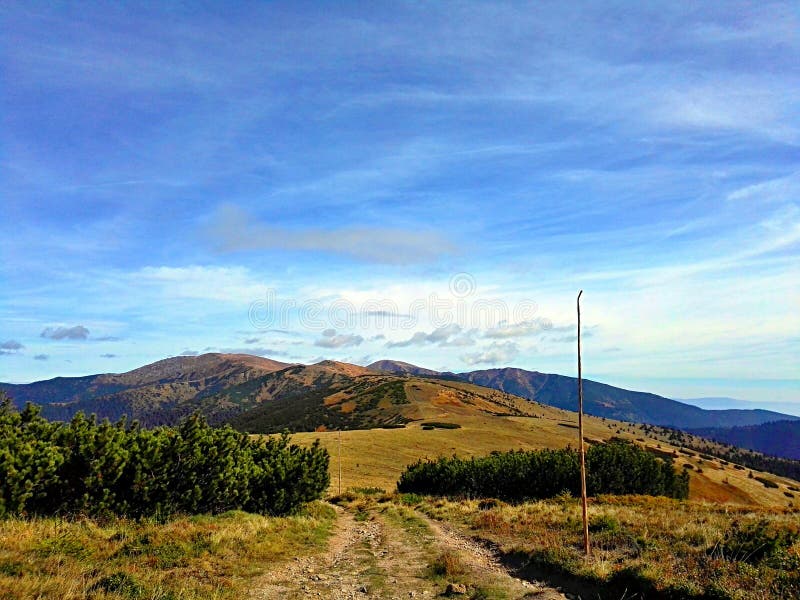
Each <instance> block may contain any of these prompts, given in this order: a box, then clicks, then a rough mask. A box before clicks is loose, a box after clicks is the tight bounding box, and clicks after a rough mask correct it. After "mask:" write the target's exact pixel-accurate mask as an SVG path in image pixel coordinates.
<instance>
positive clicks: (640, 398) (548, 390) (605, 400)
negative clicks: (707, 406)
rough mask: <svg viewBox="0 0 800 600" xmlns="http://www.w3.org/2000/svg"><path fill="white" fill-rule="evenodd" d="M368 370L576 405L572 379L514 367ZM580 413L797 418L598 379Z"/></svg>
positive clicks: (676, 423) (692, 422)
mask: <svg viewBox="0 0 800 600" xmlns="http://www.w3.org/2000/svg"><path fill="white" fill-rule="evenodd" d="M370 367H372V368H375V369H379V370H382V371H385V372H390V373H399V374H415V375H424V376H428V377H443V378H447V379H461V380H464V381H469V382H472V383H475V384H478V385H481V386H485V387H489V388H493V389H496V390H501V391H504V392H508V393H510V394H514V395H517V396H521V397H523V398H527V399H529V400H535V401H537V402H539V403H541V404H547V405H550V406H555V407H557V408H564V409H567V410H574V409H575V407H576V406H577V405H578V397H577V387H578V386H577V380H576V379H575V378H574V377H567V376H564V375H555V374H552V373H540V372H538V371H527V370H525V369H517V368H498V369H484V370H478V371H470V372H467V373H437V372H436V371H431V370H429V369H423V368H421V367H417V366H415V365H410V364H408V363H404V362H400V361H391V360H381V361H378V362H375V363H373V364H372V365H370ZM583 390H584V410H585V411H586V412H587V413H588V414H590V415H595V416H598V417H606V418H609V419H619V420H622V421H631V422H636V423H650V424H653V425H666V426H673V427H678V428H687V427H731V426H734V425H754V424H759V423H766V422H769V421H776V420H779V419H789V420H800V417H794V416H792V415H784V414H781V413H776V412H773V411H768V410H761V409H750V410H741V409H732V410H704V409H702V408H698V407H696V406H692V405H689V404H685V403H683V402H678V401H676V400H671V399H669V398H664V397H663V396H658V395H656V394H650V393H647V392H636V391H631V390H625V389H622V388H618V387H614V386H611V385H607V384H604V383H600V382H597V381H591V380H588V379H586V380H584V382H583Z"/></svg>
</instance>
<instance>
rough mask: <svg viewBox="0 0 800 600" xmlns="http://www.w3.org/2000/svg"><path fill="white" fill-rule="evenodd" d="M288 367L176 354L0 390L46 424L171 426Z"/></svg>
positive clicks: (243, 359) (245, 357)
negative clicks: (222, 395) (91, 418)
mask: <svg viewBox="0 0 800 600" xmlns="http://www.w3.org/2000/svg"><path fill="white" fill-rule="evenodd" d="M288 366H289V365H288V364H286V363H282V362H278V361H274V360H270V359H267V358H260V357H257V356H250V355H247V354H215V353H211V354H203V355H200V356H176V357H173V358H168V359H165V360H160V361H158V362H155V363H152V364H150V365H145V366H144V367H140V368H138V369H134V370H133V371H129V372H127V373H119V374H116V373H111V374H103V375H90V376H88V377H57V378H55V379H50V380H48V381H38V382H35V383H30V384H25V385H12V384H0V391H5V392H6V393H7V394H8V395H9V396H10V397H11V398H12V400H13V401H14V403H15V404H16V405H17V406H18V407H20V408H21V407H22V406H24V404H25V403H27V402H32V403H33V404H38V405H39V406H41V407H42V414H43V415H44V416H45V417H47V418H48V419H51V420H69V419H70V418H72V416H73V415H74V414H75V413H77V412H83V413H85V414H87V415H88V414H92V413H94V414H96V415H97V416H98V418H100V419H103V418H108V419H110V420H112V421H113V420H117V419H119V418H120V417H121V416H122V415H127V416H128V417H129V418H130V419H136V420H139V421H140V422H141V423H142V424H143V425H145V426H153V425H172V424H175V423H177V422H178V421H180V420H181V419H182V418H183V417H185V416H186V415H189V414H191V413H192V412H194V411H195V410H197V409H198V408H206V407H208V403H206V404H205V405H203V404H202V400H203V399H204V398H207V397H208V396H212V395H214V394H218V393H219V392H220V391H222V390H225V389H227V388H230V387H232V386H237V385H241V384H244V383H246V382H248V381H250V380H252V379H255V378H258V377H261V376H263V375H265V374H267V373H271V372H273V371H276V370H278V369H283V368H286V367H288ZM224 408H229V407H228V406H222V407H220V409H221V412H222V414H226V413H225V412H224V410H222V409H224Z"/></svg>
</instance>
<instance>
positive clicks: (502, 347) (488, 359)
mask: <svg viewBox="0 0 800 600" xmlns="http://www.w3.org/2000/svg"><path fill="white" fill-rule="evenodd" d="M518 355H519V347H518V346H517V344H515V343H514V342H503V343H499V342H493V343H492V344H490V345H489V346H487V347H486V348H484V349H483V350H481V351H480V352H473V353H471V354H463V355H462V356H461V360H462V362H464V363H466V364H468V365H481V364H489V365H497V364H502V365H504V366H505V365H507V364H508V363H509V362H511V361H513V360H514V359H515V358H516V357H517V356H518Z"/></svg>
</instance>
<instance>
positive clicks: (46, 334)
mask: <svg viewBox="0 0 800 600" xmlns="http://www.w3.org/2000/svg"><path fill="white" fill-rule="evenodd" d="M41 337H43V338H49V339H51V340H85V339H87V338H88V337H89V330H88V329H86V327H84V326H83V325H75V326H74V327H46V328H45V329H44V330H43V331H42V333H41Z"/></svg>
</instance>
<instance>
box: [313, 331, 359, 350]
mask: <svg viewBox="0 0 800 600" xmlns="http://www.w3.org/2000/svg"><path fill="white" fill-rule="evenodd" d="M363 341H364V338H363V337H361V336H360V335H355V334H351V333H347V334H337V333H336V330H335V329H326V330H325V331H323V332H322V337H321V338H319V339H318V340H316V341H315V342H314V345H315V346H319V347H320V348H349V347H351V346H360V345H361V342H363Z"/></svg>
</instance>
